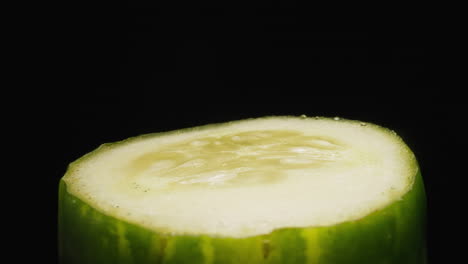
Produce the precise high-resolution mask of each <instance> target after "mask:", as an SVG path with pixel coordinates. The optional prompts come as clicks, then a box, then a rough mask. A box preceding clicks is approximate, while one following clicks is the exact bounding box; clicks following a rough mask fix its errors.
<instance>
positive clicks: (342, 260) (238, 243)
mask: <svg viewBox="0 0 468 264" xmlns="http://www.w3.org/2000/svg"><path fill="white" fill-rule="evenodd" d="M58 220H59V222H58V224H59V226H58V233H59V237H58V238H59V259H60V263H62V264H78V263H79V264H84V263H86V264H104V263H112V264H150V263H151V264H176V263H177V264H181V263H190V264H198V263H200V264H201V263H203V264H257V263H265V264H266V263H268V264H273V263H277V264H296V263H310V264H358V263H359V264H366V263H369V264H394V263H398V264H425V263H427V257H426V255H427V254H426V197H425V191H424V184H423V180H422V176H421V174H420V173H418V174H417V175H416V176H415V182H414V184H413V187H412V189H411V190H410V191H409V192H408V193H406V194H405V195H404V196H403V197H402V199H401V200H398V201H395V202H394V203H392V204H390V205H388V206H387V207H385V208H383V209H381V210H378V211H375V212H373V213H371V214H369V215H367V216H365V217H363V218H361V219H359V220H355V221H349V222H344V223H340V224H337V225H333V226H324V227H308V228H284V229H278V230H275V231H273V232H271V233H270V234H265V235H258V236H252V237H247V238H230V237H216V236H208V235H173V234H164V233H158V232H155V231H152V230H148V229H146V228H144V227H141V226H138V225H135V224H132V223H128V222H125V221H122V220H119V219H116V218H114V217H111V216H108V215H106V214H103V213H101V212H100V211H98V210H96V209H94V208H92V207H91V206H89V205H88V204H87V203H85V202H83V201H82V200H80V199H78V198H77V197H75V196H73V195H71V194H70V193H68V192H67V186H66V183H65V182H64V181H63V180H61V181H60V185H59V219H58Z"/></svg>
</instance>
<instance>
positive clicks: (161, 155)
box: [64, 117, 417, 237]
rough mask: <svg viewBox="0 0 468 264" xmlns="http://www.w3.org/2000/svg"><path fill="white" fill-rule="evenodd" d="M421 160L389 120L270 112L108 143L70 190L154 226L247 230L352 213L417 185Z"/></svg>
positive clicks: (327, 221)
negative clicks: (382, 123)
mask: <svg viewBox="0 0 468 264" xmlns="http://www.w3.org/2000/svg"><path fill="white" fill-rule="evenodd" d="M416 173H417V165H416V161H415V159H414V157H413V154H412V153H411V151H410V150H409V149H408V148H407V146H406V145H405V144H404V143H403V142H402V140H401V139H400V138H399V137H398V136H397V135H395V134H394V133H392V132H391V131H389V130H387V129H383V128H381V127H378V126H375V125H372V124H364V123H361V122H357V121H350V120H342V119H340V120H334V119H328V118H318V119H315V118H307V119H303V118H295V117H268V118H262V119H252V120H243V121H236V122H231V123H227V124H222V125H210V126H205V127H199V128H195V129H190V130H183V131H175V132H171V133H165V134H162V135H160V134H152V135H145V136H142V137H136V138H133V139H129V140H125V141H122V142H118V143H114V144H110V145H103V146H101V147H100V148H99V149H98V150H97V151H95V152H93V153H92V154H89V155H87V156H85V157H84V158H82V159H80V160H79V161H77V162H75V163H74V164H72V165H71V167H70V170H69V171H68V172H67V174H66V176H65V177H64V181H65V182H66V183H67V189H68V191H69V192H70V193H71V194H73V195H74V196H76V197H78V198H79V199H81V200H83V201H85V202H87V203H88V204H90V205H92V206H93V207H94V208H95V209H97V210H99V211H101V212H103V213H105V214H107V215H111V216H114V217H118V218H120V219H125V220H126V221H128V222H131V223H135V224H138V225H141V226H144V227H147V228H150V229H153V230H157V231H158V232H161V231H162V232H167V233H173V234H210V235H219V236H230V237H248V236H253V235H259V234H266V233H269V232H271V231H273V230H275V229H279V228H285V227H309V226H327V225H334V224H337V223H341V222H344V221H350V220H356V219H359V218H362V217H364V216H366V215H368V214H369V213H372V212H374V211H376V210H378V209H381V208H383V207H385V206H386V205H388V204H390V203H391V202H393V201H395V200H398V199H400V198H401V197H402V196H403V195H404V194H405V193H406V192H408V191H409V190H410V189H411V186H412V183H413V180H414V176H415V175H416Z"/></svg>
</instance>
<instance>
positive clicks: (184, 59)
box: [32, 8, 463, 263]
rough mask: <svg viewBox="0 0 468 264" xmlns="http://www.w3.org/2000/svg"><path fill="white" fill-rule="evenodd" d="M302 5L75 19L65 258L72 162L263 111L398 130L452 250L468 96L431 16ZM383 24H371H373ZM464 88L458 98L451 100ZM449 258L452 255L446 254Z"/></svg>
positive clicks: (62, 83)
mask: <svg viewBox="0 0 468 264" xmlns="http://www.w3.org/2000/svg"><path fill="white" fill-rule="evenodd" d="M311 17H313V16H312V15H310V14H309V15H308V14H307V13H306V12H301V11H300V10H295V9H281V10H280V11H278V10H272V9H265V8H263V9H262V8H259V9H252V10H249V11H243V12H239V13H235V12H228V11H227V10H226V9H224V10H223V9H193V10H190V11H183V12H167V11H160V10H138V9H129V10H127V11H126V12H124V13H115V14H108V15H104V16H99V18H98V19H94V18H93V19H92V20H87V19H89V18H87V17H82V18H81V19H80V20H78V21H74V22H73V23H71V24H70V25H67V27H68V28H67V29H66V30H65V33H64V34H63V39H62V40H61V42H59V43H58V44H57V45H60V46H61V49H60V52H61V53H62V55H63V57H62V58H60V60H59V65H58V66H59V67H58V68H60V69H59V70H58V71H57V77H58V78H57V80H58V81H59V83H58V86H59V90H58V91H53V92H50V93H49V92H45V93H44V94H42V95H43V96H45V97H47V99H46V100H43V101H42V103H41V104H40V106H39V108H40V109H42V110H45V111H46V112H45V113H44V114H43V117H45V118H44V119H42V120H40V121H39V120H35V121H36V122H37V126H38V127H42V128H43V131H44V132H45V133H44V141H45V142H47V146H44V149H45V150H46V151H47V152H48V153H50V155H47V158H45V159H46V160H47V162H46V163H43V164H46V165H45V166H46V167H45V168H44V169H43V171H47V174H48V175H50V176H48V178H47V179H48V182H47V184H48V186H49V187H50V189H48V191H47V193H46V195H45V196H46V197H47V204H48V205H51V206H50V210H49V211H48V212H47V214H45V215H44V217H43V220H44V222H45V224H44V226H46V227H47V229H44V231H45V232H46V233H47V235H48V236H50V237H51V243H50V247H48V249H47V250H46V251H43V252H42V253H44V252H45V253H46V254H47V256H51V257H52V258H54V257H55V255H56V242H55V237H56V228H57V227H56V224H57V221H56V214H57V208H56V204H57V198H56V197H57V184H58V180H59V179H60V177H61V176H62V175H63V174H64V172H65V170H66V167H67V164H68V163H70V162H71V161H73V160H75V159H77V158H79V157H80V156H82V155H83V154H85V153H87V152H89V151H92V150H93V149H95V148H96V147H98V146H99V145H100V144H102V143H105V142H112V141H117V140H122V139H125V138H127V137H130V136H135V135H139V134H143V133H151V132H158V131H168V130H173V129H179V128H185V127H191V126H197V125H202V124H207V123H213V122H223V121H229V120H236V119H242V118H250V117H260V116H266V115H301V114H306V115H309V116H315V115H320V116H332V117H334V116H340V117H344V118H349V119H359V120H362V121H367V122H373V123H376V124H379V125H382V126H385V127H388V128H391V129H393V130H395V131H396V132H397V133H398V134H399V135H401V136H402V137H403V139H404V140H405V141H406V142H407V143H408V145H409V146H410V147H411V148H412V149H413V151H414V152H415V153H416V156H417V158H418V160H419V163H420V165H421V169H422V172H423V176H424V180H425V183H426V189H427V194H428V204H429V216H428V219H429V232H428V234H429V237H428V244H429V255H430V259H431V260H432V263H444V262H439V260H441V259H442V257H444V258H445V259H446V255H445V252H444V251H443V250H442V249H443V248H444V244H445V243H444V242H443V239H442V237H443V236H444V231H443V230H442V229H441V228H440V227H441V226H443V225H444V224H445V223H443V221H444V219H443V218H442V217H441V216H440V215H441V214H443V212H446V211H447V210H450V206H448V205H447V204H445V203H444V202H443V199H444V195H445V194H447V193H448V191H447V190H446V189H447V187H448V177H449V176H450V173H449V172H448V169H447V167H448V166H449V164H450V163H451V162H452V160H453V157H452V156H451V155H450V153H447V151H446V150H445V149H444V146H445V145H447V144H452V143H453V142H459V140H460V139H461V138H460V135H461V132H459V131H456V130H454V129H448V128H447V126H446V124H450V122H451V121H454V120H455V119H456V118H457V115H456V114H457V113H460V112H461V111H462V108H463V106H462V104H461V101H459V100H456V98H453V97H451V95H449V94H447V92H446V91H444V89H443V88H438V87H435V85H433V83H432V82H433V77H434V76H431V75H430V74H428V72H429V71H428V65H429V63H428V62H430V60H431V58H432V57H431V56H432V52H433V50H431V47H430V46H429V45H428V41H429V40H428V33H427V29H426V28H425V27H424V23H423V22H420V21H412V22H411V23H406V24H405V25H402V26H395V25H394V26H375V25H374V26H372V25H371V26H366V27H351V26H349V25H347V23H346V22H344V23H339V25H338V26H337V27H335V24H333V22H332V21H326V20H325V21H324V20H322V21H314V20H312V19H311ZM369 24H372V23H369ZM454 99H455V100H454ZM32 124H34V121H32ZM445 263H448V262H445Z"/></svg>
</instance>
